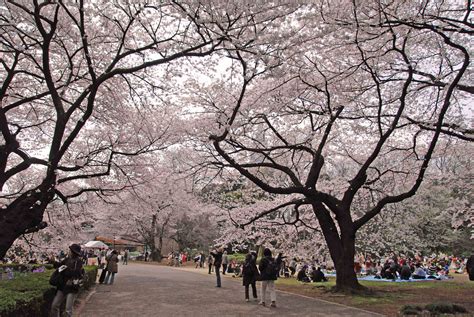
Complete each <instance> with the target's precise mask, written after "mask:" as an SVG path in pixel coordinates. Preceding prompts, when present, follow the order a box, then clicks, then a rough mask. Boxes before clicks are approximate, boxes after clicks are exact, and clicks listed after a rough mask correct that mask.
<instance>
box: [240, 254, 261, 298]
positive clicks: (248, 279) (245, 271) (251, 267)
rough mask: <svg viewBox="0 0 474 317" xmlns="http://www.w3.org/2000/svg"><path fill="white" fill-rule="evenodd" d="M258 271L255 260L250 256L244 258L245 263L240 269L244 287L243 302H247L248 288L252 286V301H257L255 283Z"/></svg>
mask: <svg viewBox="0 0 474 317" xmlns="http://www.w3.org/2000/svg"><path fill="white" fill-rule="evenodd" d="M257 276H258V269H257V264H256V263H255V259H254V257H253V256H252V254H250V253H249V254H247V256H246V257H245V262H244V265H243V268H242V280H243V283H242V284H243V285H244V286H245V301H246V302H248V301H249V286H250V285H252V294H253V298H254V300H257V286H256V285H255V282H256V281H257Z"/></svg>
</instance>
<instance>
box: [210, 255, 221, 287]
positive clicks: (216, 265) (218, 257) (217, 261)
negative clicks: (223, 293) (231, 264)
mask: <svg viewBox="0 0 474 317" xmlns="http://www.w3.org/2000/svg"><path fill="white" fill-rule="evenodd" d="M211 255H212V257H213V258H214V270H216V279H217V285H216V287H221V273H220V269H221V265H222V248H219V249H217V251H216V252H211Z"/></svg>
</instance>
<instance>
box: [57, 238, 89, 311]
mask: <svg viewBox="0 0 474 317" xmlns="http://www.w3.org/2000/svg"><path fill="white" fill-rule="evenodd" d="M55 266H56V267H58V268H59V269H60V272H61V276H62V279H61V280H60V282H59V284H58V285H57V291H56V296H55V297H54V299H53V303H52V304H51V313H50V315H51V316H54V317H56V316H57V317H59V316H60V313H61V304H62V303H63V301H64V299H66V306H65V314H66V316H72V310H73V307H74V301H75V300H76V296H77V293H78V291H79V287H80V281H81V279H82V278H83V276H84V269H83V268H82V260H81V246H79V245H78V244H72V245H71V246H70V247H69V255H68V257H67V258H66V259H64V260H63V261H62V262H60V263H56V264H55Z"/></svg>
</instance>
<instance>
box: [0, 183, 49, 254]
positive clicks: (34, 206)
mask: <svg viewBox="0 0 474 317" xmlns="http://www.w3.org/2000/svg"><path fill="white" fill-rule="evenodd" d="M52 197H53V194H52V193H49V194H48V193H42V192H40V191H39V190H37V191H29V192H26V193H24V194H23V195H21V196H20V197H18V198H17V199H16V200H15V201H13V202H12V203H10V205H8V206H7V207H6V208H2V209H0V259H3V258H4V257H5V255H6V253H7V251H8V249H9V248H10V247H11V246H12V244H13V242H15V240H16V239H18V238H19V237H20V236H21V235H23V234H26V233H31V232H36V231H39V230H41V229H43V228H45V227H46V223H45V222H43V214H44V211H45V209H46V206H47V205H48V203H49V202H50V201H51V199H52Z"/></svg>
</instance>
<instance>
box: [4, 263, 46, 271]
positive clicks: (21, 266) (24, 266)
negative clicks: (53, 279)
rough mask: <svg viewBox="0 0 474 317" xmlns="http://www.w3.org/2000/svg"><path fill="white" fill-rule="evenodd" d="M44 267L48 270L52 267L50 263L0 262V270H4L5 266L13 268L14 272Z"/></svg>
mask: <svg viewBox="0 0 474 317" xmlns="http://www.w3.org/2000/svg"><path fill="white" fill-rule="evenodd" d="M40 267H45V268H46V269H48V270H50V269H52V268H53V265H52V264H18V263H11V264H0V271H1V270H4V271H5V270H6V269H7V268H11V269H13V271H16V272H25V271H30V272H31V271H32V270H34V269H37V268H40Z"/></svg>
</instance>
